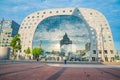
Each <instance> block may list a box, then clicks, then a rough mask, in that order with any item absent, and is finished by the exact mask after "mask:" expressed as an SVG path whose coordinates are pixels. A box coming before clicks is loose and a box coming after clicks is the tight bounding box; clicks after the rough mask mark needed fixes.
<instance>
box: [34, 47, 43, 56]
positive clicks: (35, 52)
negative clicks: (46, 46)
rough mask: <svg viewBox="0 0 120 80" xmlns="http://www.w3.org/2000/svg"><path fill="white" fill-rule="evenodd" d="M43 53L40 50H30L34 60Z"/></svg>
mask: <svg viewBox="0 0 120 80" xmlns="http://www.w3.org/2000/svg"><path fill="white" fill-rule="evenodd" d="M42 52H43V50H42V48H33V50H32V54H33V56H34V58H38V57H39V55H41V54H42Z"/></svg>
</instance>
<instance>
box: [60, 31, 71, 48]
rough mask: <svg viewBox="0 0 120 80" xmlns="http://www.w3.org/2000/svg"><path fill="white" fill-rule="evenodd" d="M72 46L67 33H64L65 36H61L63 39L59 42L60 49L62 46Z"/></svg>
mask: <svg viewBox="0 0 120 80" xmlns="http://www.w3.org/2000/svg"><path fill="white" fill-rule="evenodd" d="M69 44H72V41H71V40H70V39H69V38H68V36H67V33H65V35H64V36H63V39H62V40H60V47H62V46H63V45H69Z"/></svg>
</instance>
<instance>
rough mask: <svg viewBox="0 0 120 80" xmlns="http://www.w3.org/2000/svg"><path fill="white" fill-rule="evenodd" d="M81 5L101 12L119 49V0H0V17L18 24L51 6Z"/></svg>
mask: <svg viewBox="0 0 120 80" xmlns="http://www.w3.org/2000/svg"><path fill="white" fill-rule="evenodd" d="M64 7H81V8H82V7H83V8H92V9H96V10H98V11H100V12H102V13H103V14H104V15H105V16H106V18H107V20H108V22H109V24H110V26H111V30H112V32H113V38H114V42H115V48H116V49H117V50H120V0H0V19H2V18H3V17H4V19H5V20H6V19H9V20H15V21H16V22H18V23H19V24H20V23H21V22H22V20H23V19H24V17H26V16H27V15H28V14H30V13H32V12H35V11H38V10H43V9H52V8H64Z"/></svg>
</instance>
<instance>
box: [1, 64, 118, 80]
mask: <svg viewBox="0 0 120 80" xmlns="http://www.w3.org/2000/svg"><path fill="white" fill-rule="evenodd" d="M0 80H120V66H119V65H102V64H53V63H47V64H45V63H40V62H33V63H31V62H30V63H27V62H26V63H23V62H22V63H8V64H7V63H6V64H0Z"/></svg>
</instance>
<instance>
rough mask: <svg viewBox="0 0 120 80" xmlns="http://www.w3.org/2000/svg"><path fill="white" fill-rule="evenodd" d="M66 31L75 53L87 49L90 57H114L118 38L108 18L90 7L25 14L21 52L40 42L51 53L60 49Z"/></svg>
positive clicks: (103, 58) (21, 29) (21, 27)
mask: <svg viewBox="0 0 120 80" xmlns="http://www.w3.org/2000/svg"><path fill="white" fill-rule="evenodd" d="M65 33H67V35H68V36H69V38H70V39H71V41H72V52H71V53H73V54H76V55H83V54H84V53H85V54H86V57H87V59H89V60H90V61H97V60H98V59H99V60H101V59H102V60H105V59H108V60H109V61H112V60H113V59H114V55H115V53H114V51H115V49H114V42H113V37H112V32H111V29H110V26H109V23H108V21H107V19H106V18H105V16H104V15H103V14H102V13H100V12H99V11H96V10H93V9H88V8H58V9H49V10H41V11H37V12H34V13H31V14H30V15H28V16H27V17H25V19H24V20H23V21H22V23H21V26H20V30H19V34H20V35H21V40H22V43H21V44H22V51H21V53H23V54H24V51H25V50H26V49H27V48H28V47H30V48H31V49H32V48H33V47H38V46H40V45H41V46H42V48H43V49H44V50H45V51H46V52H47V53H50V52H52V51H58V52H60V40H62V38H63V35H64V34H65ZM82 59H85V57H84V58H82Z"/></svg>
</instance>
